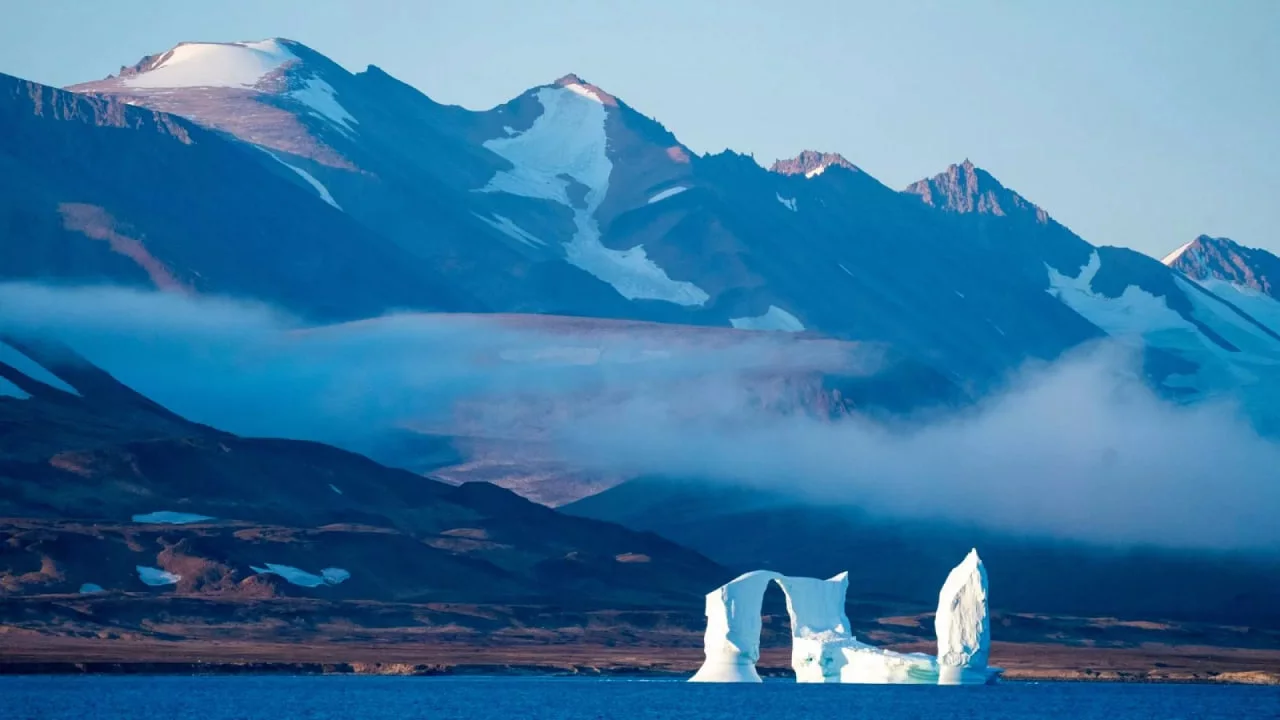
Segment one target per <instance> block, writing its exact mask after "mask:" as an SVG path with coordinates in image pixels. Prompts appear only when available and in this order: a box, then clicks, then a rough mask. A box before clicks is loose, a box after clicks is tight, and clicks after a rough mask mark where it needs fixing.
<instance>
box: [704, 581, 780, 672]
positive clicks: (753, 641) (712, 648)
mask: <svg viewBox="0 0 1280 720" xmlns="http://www.w3.org/2000/svg"><path fill="white" fill-rule="evenodd" d="M779 577H781V576H780V575H778V574H777V573H773V572H769V571H767V570H757V571H755V572H749V573H746V574H745V575H740V576H738V577H737V578H734V579H733V580H731V581H729V582H728V583H726V584H724V585H722V586H721V587H719V588H716V589H715V590H712V591H711V592H709V593H707V599H706V616H707V629H706V632H705V633H704V634H703V651H704V653H705V654H706V660H705V661H704V662H703V664H702V667H701V668H699V670H698V672H697V673H696V674H695V675H694V676H693V678H692V679H691V682H760V681H761V680H760V674H759V673H758V672H756V661H758V660H759V659H760V630H761V628H762V627H763V622H762V619H761V616H760V608H761V606H762V604H763V601H764V591H765V589H766V588H767V587H768V586H769V583H771V582H773V581H774V580H775V579H777V578H779Z"/></svg>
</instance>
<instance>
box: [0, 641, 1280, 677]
mask: <svg viewBox="0 0 1280 720" xmlns="http://www.w3.org/2000/svg"><path fill="white" fill-rule="evenodd" d="M902 649H906V650H916V649H919V648H914V647H911V646H905V647H904V648H902ZM701 661H702V650H701V648H690V647H661V646H640V647H618V646H604V645H587V644H565V645H515V646H510V647H498V646H477V645H467V644H450V643H387V644H380V643H370V644H359V643H351V644H346V643H334V642H331V643H321V644H308V643H305V642H299V643H284V642H275V643H253V642H234V641H233V642H210V641H206V642H194V643H193V642H137V641H113V640H103V639H95V638H65V637H64V638H53V637H47V636H46V637H38V636H37V637H31V636H27V637H15V636H14V635H7V636H6V635H2V634H0V676H38V675H44V676H76V675H80V676H83V675H104V676H105V675H170V676H174V675H182V676H236V675H243V676H273V675H277V676H278V675H293V676H300V675H307V676H321V675H334V676H402V677H467V676H471V677H478V676H492V677H521V676H539V677H649V678H673V679H674V678H681V677H688V676H691V675H692V674H693V672H694V671H695V670H696V669H697V668H698V666H699V665H700V664H701ZM789 662H790V661H789V649H787V648H776V647H775V648H766V649H764V650H763V651H762V653H761V661H760V665H759V670H760V674H761V676H763V677H766V678H786V677H790V675H791V670H790V667H789ZM992 664H993V665H995V666H997V667H1003V668H1004V669H1005V673H1004V676H1003V681H1004V682H1127V683H1174V684H1251V685H1280V650H1254V649H1244V648H1218V647H1201V646H1145V647H1136V648H1096V647H1080V646H1065V645H1046V644H1017V643H997V644H996V645H995V647H994V649H993V653H992Z"/></svg>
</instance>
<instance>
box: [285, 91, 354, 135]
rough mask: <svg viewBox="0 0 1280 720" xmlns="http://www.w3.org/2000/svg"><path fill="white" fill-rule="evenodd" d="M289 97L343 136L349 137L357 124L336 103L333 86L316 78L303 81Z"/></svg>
mask: <svg viewBox="0 0 1280 720" xmlns="http://www.w3.org/2000/svg"><path fill="white" fill-rule="evenodd" d="M289 97H291V98H293V99H294V100H297V101H298V102H300V103H302V104H303V105H306V106H307V107H308V108H310V109H311V114H312V115H315V116H316V117H318V118H322V119H324V120H328V121H329V122H330V123H332V124H333V126H334V127H336V128H338V129H339V130H341V131H342V132H343V133H344V134H347V135H350V134H351V133H352V132H353V131H354V130H355V128H353V127H352V125H353V124H355V123H357V122H359V121H358V120H356V119H355V116H353V115H352V114H351V113H349V112H347V109H346V108H344V107H343V106H342V103H340V102H338V93H337V91H336V90H334V89H333V86H332V85H330V84H329V83H328V82H326V81H324V80H322V79H320V78H318V77H311V78H307V79H306V80H304V81H303V86H302V88H301V89H299V90H294V91H292V92H290V93H289Z"/></svg>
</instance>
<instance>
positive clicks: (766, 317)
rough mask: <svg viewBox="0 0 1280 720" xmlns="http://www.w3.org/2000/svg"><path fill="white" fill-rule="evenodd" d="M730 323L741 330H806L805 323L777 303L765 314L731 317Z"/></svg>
mask: <svg viewBox="0 0 1280 720" xmlns="http://www.w3.org/2000/svg"><path fill="white" fill-rule="evenodd" d="M729 324H730V325H732V326H734V327H735V328H738V329H739V330H778V331H781V332H804V323H802V322H800V320H799V319H798V318H797V317H796V316H795V315H792V314H791V313H789V312H787V311H786V310H783V309H782V308H780V307H778V306H777V305H770V306H769V309H768V310H766V311H765V313H764V314H763V315H757V316H755V317H741V318H729Z"/></svg>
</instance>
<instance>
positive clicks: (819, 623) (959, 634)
mask: <svg viewBox="0 0 1280 720" xmlns="http://www.w3.org/2000/svg"><path fill="white" fill-rule="evenodd" d="M771 582H772V583H777V584H778V586H779V587H781V588H782V592H783V594H784V595H785V596H786V599H787V614H788V615H789V616H790V619H791V667H792V669H793V670H794V671H795V674H796V681H797V682H802V683H892V684H908V683H909V684H929V685H980V684H988V683H991V682H994V681H995V679H996V678H997V677H998V676H999V674H1000V670H999V669H998V668H992V667H988V665H987V659H988V653H989V651H990V646H991V626H990V620H989V616H988V611H987V572H986V569H985V568H984V567H983V565H982V560H981V558H979V557H978V552H977V551H976V550H973V551H970V552H969V554H968V555H967V556H966V557H965V559H964V560H963V561H962V562H961V563H960V564H959V565H957V566H956V567H955V568H954V569H953V570H952V571H951V573H950V574H948V575H947V579H946V582H945V583H943V586H942V590H941V592H940V593H939V595H938V611H937V615H936V616H935V619H934V628H935V631H936V632H937V636H938V654H937V656H936V657H933V656H929V655H925V654H923V653H899V652H894V651H892V650H886V649H883V648H879V647H876V646H874V645H869V644H867V643H864V642H861V641H859V640H858V639H857V638H855V637H854V636H853V634H852V632H851V631H850V625H849V618H848V616H846V615H845V612H844V605H845V595H846V593H847V591H848V587H849V575H848V573H841V574H839V575H836V576H835V577H833V578H830V579H827V580H821V579H818V578H809V577H790V576H787V575H782V574H779V573H775V572H770V571H767V570H757V571H754V572H749V573H746V574H745V575H741V576H739V577H737V578H735V579H733V580H732V581H730V582H728V583H726V584H725V585H723V586H721V587H719V588H716V589H715V590H713V591H711V592H710V593H708V594H707V598H706V616H707V629H706V633H705V635H704V638H703V641H704V651H705V654H706V660H705V661H704V662H703V665H702V667H701V668H700V669H699V670H698V672H697V673H696V674H695V675H694V676H693V678H692V679H691V680H692V681H693V682H760V675H759V673H758V672H757V671H756V662H757V661H758V660H759V659H760V630H761V625H762V620H761V615H760V612H761V604H762V603H763V601H764V593H765V590H766V589H767V588H768V585H769V583H771Z"/></svg>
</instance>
